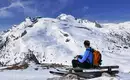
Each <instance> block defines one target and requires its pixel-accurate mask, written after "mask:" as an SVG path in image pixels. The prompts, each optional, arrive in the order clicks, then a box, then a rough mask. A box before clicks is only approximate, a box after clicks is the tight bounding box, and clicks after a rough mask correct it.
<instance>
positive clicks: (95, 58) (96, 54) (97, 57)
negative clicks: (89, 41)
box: [92, 50, 102, 66]
mask: <svg viewBox="0 0 130 80" xmlns="http://www.w3.org/2000/svg"><path fill="white" fill-rule="evenodd" d="M92 53H93V66H100V65H101V62H102V55H101V53H100V52H99V51H98V50H93V52H92Z"/></svg>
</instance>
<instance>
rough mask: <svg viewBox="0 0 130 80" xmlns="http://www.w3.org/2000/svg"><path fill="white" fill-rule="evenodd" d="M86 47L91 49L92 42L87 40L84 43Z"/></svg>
mask: <svg viewBox="0 0 130 80" xmlns="http://www.w3.org/2000/svg"><path fill="white" fill-rule="evenodd" d="M84 46H85V48H89V47H90V41H89V40H85V41H84Z"/></svg>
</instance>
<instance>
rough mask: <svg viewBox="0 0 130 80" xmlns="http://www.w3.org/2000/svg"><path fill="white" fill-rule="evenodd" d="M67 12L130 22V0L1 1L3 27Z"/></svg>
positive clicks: (1, 25) (86, 16) (74, 14)
mask: <svg viewBox="0 0 130 80" xmlns="http://www.w3.org/2000/svg"><path fill="white" fill-rule="evenodd" d="M62 13H65V14H69V15H73V16H74V17H76V18H82V19H88V20H96V21H98V22H124V21H130V0H0V30H5V29H8V28H10V27H11V26H12V25H14V24H19V23H20V22H22V21H24V20H25V18H26V17H35V16H42V17H51V18H56V17H57V16H58V15H60V14H62Z"/></svg>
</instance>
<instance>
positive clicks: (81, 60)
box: [78, 51, 89, 63]
mask: <svg viewBox="0 0 130 80" xmlns="http://www.w3.org/2000/svg"><path fill="white" fill-rule="evenodd" d="M88 56H89V51H85V52H84V55H83V58H82V59H80V58H78V61H79V62H80V63H83V62H84V61H85V60H86V59H87V58H88Z"/></svg>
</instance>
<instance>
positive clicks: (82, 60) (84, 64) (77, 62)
mask: <svg viewBox="0 0 130 80" xmlns="http://www.w3.org/2000/svg"><path fill="white" fill-rule="evenodd" d="M84 47H85V48H86V50H85V52H84V55H77V56H76V57H74V59H73V60H72V66H73V68H76V67H80V68H86V69H88V68H91V67H92V64H93V53H92V48H91V47H90V41H88V40H85V41H84Z"/></svg>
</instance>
